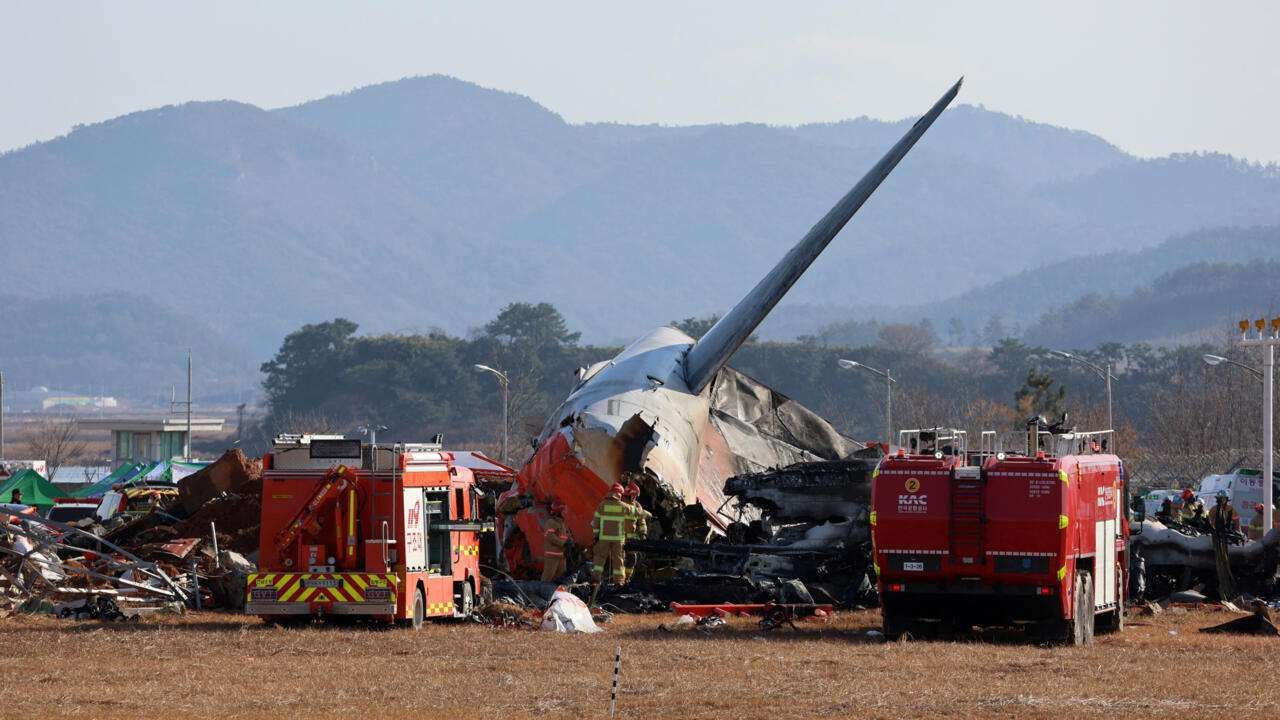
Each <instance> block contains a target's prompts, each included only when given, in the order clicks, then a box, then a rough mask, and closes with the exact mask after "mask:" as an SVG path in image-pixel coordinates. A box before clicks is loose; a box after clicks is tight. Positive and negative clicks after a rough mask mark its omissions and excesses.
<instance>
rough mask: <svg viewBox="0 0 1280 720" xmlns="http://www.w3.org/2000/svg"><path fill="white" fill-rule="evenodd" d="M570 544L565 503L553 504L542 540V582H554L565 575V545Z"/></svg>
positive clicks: (557, 502)
mask: <svg viewBox="0 0 1280 720" xmlns="http://www.w3.org/2000/svg"><path fill="white" fill-rule="evenodd" d="M567 544H569V526H568V525H566V524H565V522H564V503H562V502H559V501H556V502H554V503H552V504H551V509H550V513H549V514H548V516H547V530H546V536H545V537H544V538H543V540H542V582H553V581H555V580H558V579H559V578H560V576H561V575H564V571H565V564H564V547H565V545H567Z"/></svg>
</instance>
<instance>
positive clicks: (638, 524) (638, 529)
mask: <svg viewBox="0 0 1280 720" xmlns="http://www.w3.org/2000/svg"><path fill="white" fill-rule="evenodd" d="M622 502H623V503H624V504H625V505H626V506H627V509H628V510H630V511H631V519H630V520H628V521H627V539H628V540H631V539H633V538H645V537H648V536H649V518H651V517H653V515H650V514H649V511H648V510H645V509H644V507H643V506H641V505H640V486H639V485H637V484H636V481H635V476H634V475H632V476H630V478H629V481H628V482H627V489H626V493H625V494H624V495H623V498H622ZM636 562H637V558H636V553H633V552H629V553H627V554H626V563H625V567H626V577H627V579H628V580H629V579H631V577H632V573H633V572H634V571H635V566H636Z"/></svg>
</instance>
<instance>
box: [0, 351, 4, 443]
mask: <svg viewBox="0 0 1280 720" xmlns="http://www.w3.org/2000/svg"><path fill="white" fill-rule="evenodd" d="M0 460H4V372H3V371H0Z"/></svg>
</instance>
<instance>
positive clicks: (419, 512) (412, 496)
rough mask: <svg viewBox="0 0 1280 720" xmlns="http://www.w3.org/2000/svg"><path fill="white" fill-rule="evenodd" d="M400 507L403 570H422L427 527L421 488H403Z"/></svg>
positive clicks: (425, 563) (424, 565)
mask: <svg viewBox="0 0 1280 720" xmlns="http://www.w3.org/2000/svg"><path fill="white" fill-rule="evenodd" d="M401 507H402V508H403V509H402V510H401V512H403V513H404V566H405V569H406V570H423V569H425V568H426V567H427V526H426V512H425V508H424V507H423V498H422V488H405V489H404V504H403V505H402V506H401Z"/></svg>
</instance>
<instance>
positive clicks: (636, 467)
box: [499, 78, 963, 576]
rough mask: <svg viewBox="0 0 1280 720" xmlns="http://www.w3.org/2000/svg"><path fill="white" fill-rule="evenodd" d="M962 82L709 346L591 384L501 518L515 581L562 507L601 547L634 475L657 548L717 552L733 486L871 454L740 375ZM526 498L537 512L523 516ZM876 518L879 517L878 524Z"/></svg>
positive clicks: (563, 408)
mask: <svg viewBox="0 0 1280 720" xmlns="http://www.w3.org/2000/svg"><path fill="white" fill-rule="evenodd" d="M961 82H963V78H962V79H961V80H960V81H957V82H956V84H955V85H953V86H952V87H951V88H950V89H949V90H948V91H947V92H946V93H945V94H943V96H942V97H941V98H940V99H939V100H938V101H937V102H936V103H934V105H933V106H932V107H931V108H930V109H929V111H928V112H926V113H925V114H924V115H923V116H922V117H921V118H920V119H919V120H917V121H916V122H915V123H914V124H913V125H912V126H911V128H910V129H909V130H908V131H907V132H906V133H905V134H904V135H903V137H902V138H901V139H899V140H898V142H897V143H896V144H895V145H894V146H893V147H892V148H890V149H889V151H888V152H887V153H886V154H885V155H884V157H882V158H881V159H880V160H879V161H878V162H877V163H876V164H875V165H874V166H873V167H872V168H871V170H870V171H868V172H867V174H866V175H864V176H863V177H862V179H861V180H859V181H858V183H857V184H856V185H854V186H853V188H852V189H851V190H850V191H849V192H848V193H847V194H845V196H844V197H842V198H841V199H840V201H839V202H837V203H836V205H835V206H834V207H832V208H831V210H830V211H828V212H827V214H826V215H825V216H824V217H823V218H822V219H821V220H819V221H818V223H817V224H816V225H814V226H813V228H812V229H810V230H809V232H808V233H807V234H806V235H805V236H804V237H803V238H802V239H801V240H800V241H799V242H798V243H797V244H796V245H795V246H794V247H792V248H791V250H790V251H788V252H787V254H786V255H785V256H784V257H783V258H782V259H781V260H780V261H779V262H778V264H777V265H776V266H775V267H774V268H773V269H772V270H771V271H770V272H769V273H768V274H767V275H766V276H765V277H764V278H763V279H761V280H760V282H759V283H758V284H757V285H756V286H755V287H754V288H753V289H752V290H751V291H750V292H748V293H747V294H746V295H745V296H744V297H743V298H742V299H741V300H740V301H739V302H738V303H737V305H735V306H734V307H733V308H732V309H731V310H730V311H729V312H728V313H727V314H725V315H724V317H722V318H720V320H719V321H718V322H717V323H716V324H715V325H713V326H712V327H711V329H710V330H709V331H708V332H707V333H706V335H704V336H703V337H702V338H701V339H699V340H697V341H696V342H695V341H694V339H693V338H691V337H689V336H688V335H685V334H684V333H682V332H680V331H679V330H676V329H675V328H671V327H664V328H658V329H656V330H653V331H652V332H650V333H649V334H647V335H645V336H643V337H641V338H640V339H638V340H636V341H635V342H633V343H632V344H631V345H629V346H628V347H626V348H625V349H624V350H623V351H622V352H621V353H619V354H618V356H617V357H615V358H613V359H612V360H609V361H606V362H601V363H597V364H595V365H593V366H591V367H589V368H584V369H582V370H580V371H579V372H578V377H577V385H576V386H575V387H574V389H573V391H572V392H571V393H570V394H569V397H568V398H567V399H566V400H565V401H564V402H563V403H562V404H561V405H560V407H558V408H557V409H556V410H555V412H554V413H553V414H552V415H551V417H550V418H549V419H548V422H547V425H546V427H545V428H544V429H543V431H542V433H541V435H540V436H539V438H538V440H537V450H536V451H535V453H534V455H533V457H532V458H531V459H530V460H529V462H528V463H527V464H526V465H525V466H524V468H523V469H521V471H520V473H519V475H518V476H517V483H516V485H515V486H513V487H512V489H511V490H510V491H509V492H508V493H507V494H506V495H505V496H504V498H503V501H505V502H502V501H500V503H499V507H500V508H501V507H507V508H513V507H519V509H518V510H516V511H515V512H514V513H509V514H506V515H505V516H504V517H503V519H502V522H501V523H500V524H499V528H500V529H499V532H500V533H501V537H500V541H501V544H502V548H503V556H504V560H505V563H506V565H507V567H508V569H509V570H511V571H512V572H513V573H515V574H518V575H525V576H529V575H532V574H533V573H534V572H535V571H536V569H537V568H539V567H540V565H541V558H542V542H543V537H544V529H545V526H546V522H547V517H548V515H547V513H548V506H549V504H550V503H551V502H553V501H559V502H561V503H563V504H564V506H565V512H564V517H565V521H566V523H567V525H568V527H569V531H570V534H571V536H572V539H573V541H574V544H575V545H576V546H577V547H579V548H582V547H586V546H588V545H590V544H591V540H592V532H591V518H592V516H593V514H594V511H595V508H596V506H597V504H598V503H599V502H600V500H601V499H602V498H603V497H604V495H605V494H606V492H607V491H608V489H609V487H610V486H611V485H612V484H614V483H616V482H619V481H620V480H621V479H622V478H623V476H624V474H627V473H634V474H638V475H639V476H640V477H641V478H642V482H641V496H640V502H641V504H642V505H644V506H645V507H646V508H647V509H648V510H649V511H650V512H652V513H653V514H654V517H655V520H656V522H654V523H651V524H650V535H651V537H652V536H654V535H658V536H660V537H661V538H664V539H676V538H684V539H689V540H706V539H708V537H709V536H710V535H712V534H723V533H725V532H727V531H728V530H729V527H730V524H731V523H733V522H734V521H735V520H737V519H738V517H739V515H740V513H739V511H738V508H737V507H735V506H733V505H732V503H733V498H732V497H726V495H725V490H724V487H725V481H726V480H727V479H728V478H730V477H732V476H735V475H739V474H743V473H752V472H761V471H765V470H768V469H770V468H782V467H786V466H789V465H794V464H795V463H803V462H819V461H838V460H843V459H845V458H848V457H850V456H851V455H852V454H853V453H854V452H855V451H857V450H858V449H860V448H861V447H862V446H861V445H860V444H859V443H856V442H854V441H852V440H850V439H848V438H845V437H843V436H841V435H840V434H839V433H838V432H836V430H835V429H834V428H833V427H832V426H831V425H830V424H829V423H827V422H826V421H825V420H823V419H822V418H820V417H819V416H818V415H816V414H815V413H813V412H812V411H810V410H809V409H807V408H805V407H803V406H801V405H800V404H798V403H796V402H794V401H792V400H791V399H790V398H787V397H786V396H783V395H781V394H779V393H777V392H774V391H773V390H771V389H769V388H767V387H765V386H764V385H762V384H760V383H759V382H757V381H755V380H753V379H751V378H749V377H747V376H745V375H743V374H741V373H738V372H736V371H734V370H733V369H731V368H729V367H728V366H727V363H728V362H729V359H730V358H731V357H732V356H733V354H734V353H735V352H736V351H737V350H738V348H739V347H741V345H742V344H743V343H744V342H745V341H746V340H747V338H748V337H750V335H751V333H752V332H754V331H755V329H756V328H757V327H758V326H759V325H760V323H761V322H762V321H763V320H764V319H765V317H766V316H767V315H768V314H769V312H770V311H771V310H772V309H773V308H774V306H775V305H777V303H778V301H779V300H781V299H782V297H783V296H784V295H786V293H787V291H788V290H790V288H791V287H792V286H793V285H794V284H795V283H796V281H797V280H799V279H800V277H801V275H803V274H804V272H805V271H806V270H807V269H808V268H809V266H810V265H811V264H812V263H813V261H814V260H816V259H817V257H818V255H820V254H821V253H822V251H823V250H824V249H825V248H826V247H827V245H828V244H830V242H831V241H832V239H834V238H835V236H836V234H837V233H839V232H840V230H841V229H842V228H843V227H844V226H845V224H846V223H848V222H849V220H850V219H851V218H852V217H853V215H854V214H855V213H857V211H858V210H859V208H861V207H862V205H863V203H865V202H866V200H867V199H868V198H869V197H870V196H871V194H872V193H873V192H875V190H876V188H878V187H879V186H880V183H881V182H883V181H884V179H885V178H886V177H888V175H889V173H890V172H892V171H893V169H894V168H895V167H896V166H897V165H898V163H899V161H901V160H902V158H903V157H904V156H905V155H906V154H907V152H908V151H910V150H911V148H912V147H913V146H914V145H915V144H916V142H917V141H918V140H919V139H920V138H921V137H922V136H923V135H924V133H925V132H926V131H927V130H928V129H929V127H930V126H932V125H933V123H934V121H935V120H937V118H938V116H939V115H941V114H942V112H943V110H945V109H946V107H947V106H948V105H949V104H950V103H951V101H952V100H953V99H955V97H956V95H957V94H958V93H959V91H960V85H961ZM519 498H523V499H524V501H523V502H517V500H518V499H519ZM864 514H865V511H864Z"/></svg>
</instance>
